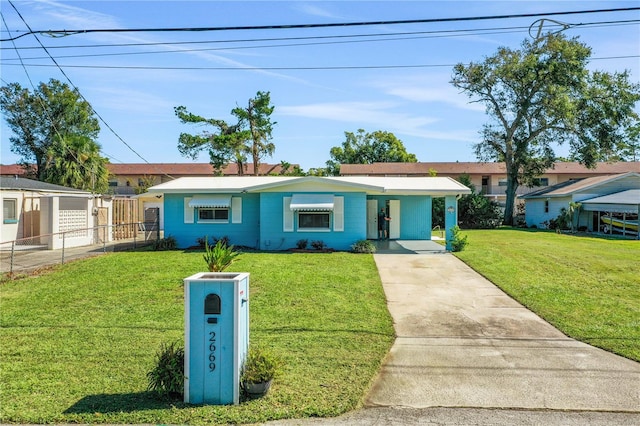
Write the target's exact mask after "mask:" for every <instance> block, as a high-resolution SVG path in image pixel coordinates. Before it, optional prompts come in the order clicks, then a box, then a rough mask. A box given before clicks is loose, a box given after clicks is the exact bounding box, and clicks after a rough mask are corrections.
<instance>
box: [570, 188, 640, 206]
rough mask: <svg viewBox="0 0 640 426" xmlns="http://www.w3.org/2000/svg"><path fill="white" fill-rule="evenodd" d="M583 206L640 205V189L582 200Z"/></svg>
mask: <svg viewBox="0 0 640 426" xmlns="http://www.w3.org/2000/svg"><path fill="white" fill-rule="evenodd" d="M581 203H582V204H630V205H640V189H628V190H626V191H620V192H616V193H615V194H609V195H603V196H602V197H595V198H590V199H588V200H582V201H581Z"/></svg>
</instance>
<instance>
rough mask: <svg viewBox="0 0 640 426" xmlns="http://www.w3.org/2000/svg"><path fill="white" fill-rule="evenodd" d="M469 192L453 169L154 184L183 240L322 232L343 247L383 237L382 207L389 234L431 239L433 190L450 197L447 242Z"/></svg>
mask: <svg viewBox="0 0 640 426" xmlns="http://www.w3.org/2000/svg"><path fill="white" fill-rule="evenodd" d="M468 193H470V191H469V189H468V188H467V187H465V186H464V185H462V184H460V183H458V182H456V181H455V180H453V179H450V178H447V177H409V178H407V177H403V178H389V177H384V178H379V177H366V176H356V177H310V176H307V177H284V176H279V177H277V176H245V177H209V178H188V177H185V178H180V179H176V180H173V181H171V182H166V183H163V184H160V185H157V186H154V187H151V188H149V194H151V195H154V194H157V195H161V196H163V199H164V212H165V215H166V216H165V220H164V231H165V235H166V236H169V235H171V236H173V237H175V238H176V240H177V241H178V246H179V247H182V248H184V247H189V246H193V245H195V244H196V240H197V239H199V238H203V237H205V236H208V237H210V238H213V237H215V238H221V237H224V236H227V237H229V239H230V241H231V243H232V244H234V245H240V246H248V247H254V248H258V249H260V250H286V249H289V248H293V247H296V244H297V242H298V241H299V240H303V239H306V240H308V241H309V242H311V241H316V240H321V241H323V242H324V243H325V244H326V245H327V246H328V247H330V248H333V249H336V250H349V249H350V248H351V245H352V244H353V243H355V242H356V241H359V240H363V239H377V238H378V212H379V211H380V210H381V209H384V210H385V213H387V215H388V216H389V217H390V218H391V221H389V238H390V239H402V240H430V239H431V229H432V225H431V224H432V217H431V215H432V208H431V202H432V198H433V197H444V198H445V200H446V201H445V203H446V206H447V208H446V209H445V210H446V212H445V227H446V229H447V232H446V235H447V246H448V248H450V243H451V236H452V232H451V229H452V228H453V226H454V225H456V222H457V198H456V197H457V196H459V195H462V194H468Z"/></svg>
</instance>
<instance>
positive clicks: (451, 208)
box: [444, 195, 458, 251]
mask: <svg viewBox="0 0 640 426" xmlns="http://www.w3.org/2000/svg"><path fill="white" fill-rule="evenodd" d="M457 224H458V197H457V196H455V195H447V196H446V197H444V229H445V239H446V243H447V250H449V251H451V242H452V241H453V227H454V226H456V225H457Z"/></svg>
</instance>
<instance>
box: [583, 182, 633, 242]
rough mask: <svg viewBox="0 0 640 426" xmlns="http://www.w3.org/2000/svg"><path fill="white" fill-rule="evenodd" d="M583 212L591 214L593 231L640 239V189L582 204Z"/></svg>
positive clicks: (592, 199) (597, 198)
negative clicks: (639, 229) (639, 224)
mask: <svg viewBox="0 0 640 426" xmlns="http://www.w3.org/2000/svg"><path fill="white" fill-rule="evenodd" d="M581 204H582V210H584V211H587V212H591V215H592V221H593V222H592V223H593V229H594V230H599V231H603V232H604V233H606V234H614V233H615V234H622V235H625V236H627V235H629V236H635V237H636V238H639V239H640V233H639V232H638V216H639V215H640V189H629V190H626V191H621V192H617V193H615V194H609V195H604V196H602V197H595V198H590V199H588V200H583V201H582V202H581Z"/></svg>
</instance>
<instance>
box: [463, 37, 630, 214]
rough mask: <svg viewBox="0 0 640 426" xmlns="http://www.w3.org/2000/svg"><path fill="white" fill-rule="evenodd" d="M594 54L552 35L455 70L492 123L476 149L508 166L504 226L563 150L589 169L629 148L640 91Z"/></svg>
mask: <svg viewBox="0 0 640 426" xmlns="http://www.w3.org/2000/svg"><path fill="white" fill-rule="evenodd" d="M590 56H591V49H590V48H589V47H587V46H586V45H585V44H583V43H581V42H579V41H578V40H577V39H576V38H572V39H569V38H567V37H566V36H564V35H563V34H546V35H543V36H540V37H538V38H536V39H534V40H525V41H524V42H523V43H522V46H521V48H520V49H517V50H515V49H510V48H507V47H501V48H499V49H498V51H497V53H496V54H494V55H493V56H490V57H487V58H485V59H484V60H483V61H482V62H477V63H473V62H472V63H470V64H468V65H465V64H457V65H456V66H455V67H454V70H453V77H452V81H451V83H452V84H453V85H454V86H455V87H457V88H459V89H461V90H462V91H463V92H464V93H466V94H467V95H468V96H469V97H470V98H471V99H473V100H474V101H475V102H481V103H483V104H484V105H485V106H486V111H487V114H488V115H489V117H490V119H491V121H490V122H489V123H487V124H486V125H485V126H484V129H483V130H482V141H481V142H479V143H477V144H476V145H475V151H476V155H477V157H478V159H479V160H482V161H503V162H505V163H506V168H507V189H506V195H507V203H506V209H505V217H504V223H505V224H509V225H511V224H513V213H514V202H515V196H516V190H517V188H518V186H519V185H528V186H531V185H533V183H534V181H535V179H536V178H537V177H538V176H540V175H541V174H542V173H543V172H544V170H545V169H547V168H549V167H551V166H552V165H553V163H554V161H555V159H556V155H555V148H557V147H558V146H559V145H563V144H568V145H569V147H570V149H571V156H572V158H574V159H575V160H577V161H579V162H580V163H582V164H584V165H586V166H587V167H594V166H595V165H596V163H597V162H598V161H603V160H608V159H611V158H615V156H616V153H617V152H618V151H620V150H621V149H624V147H625V134H626V133H627V132H626V129H625V128H626V127H627V126H629V125H630V123H631V122H632V120H633V119H634V118H635V113H634V109H633V108H634V105H635V103H636V102H637V101H638V100H639V99H640V87H639V85H637V84H633V83H631V82H629V75H628V73H627V72H616V73H606V72H601V71H589V70H588V69H587V64H588V61H589V58H590Z"/></svg>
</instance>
